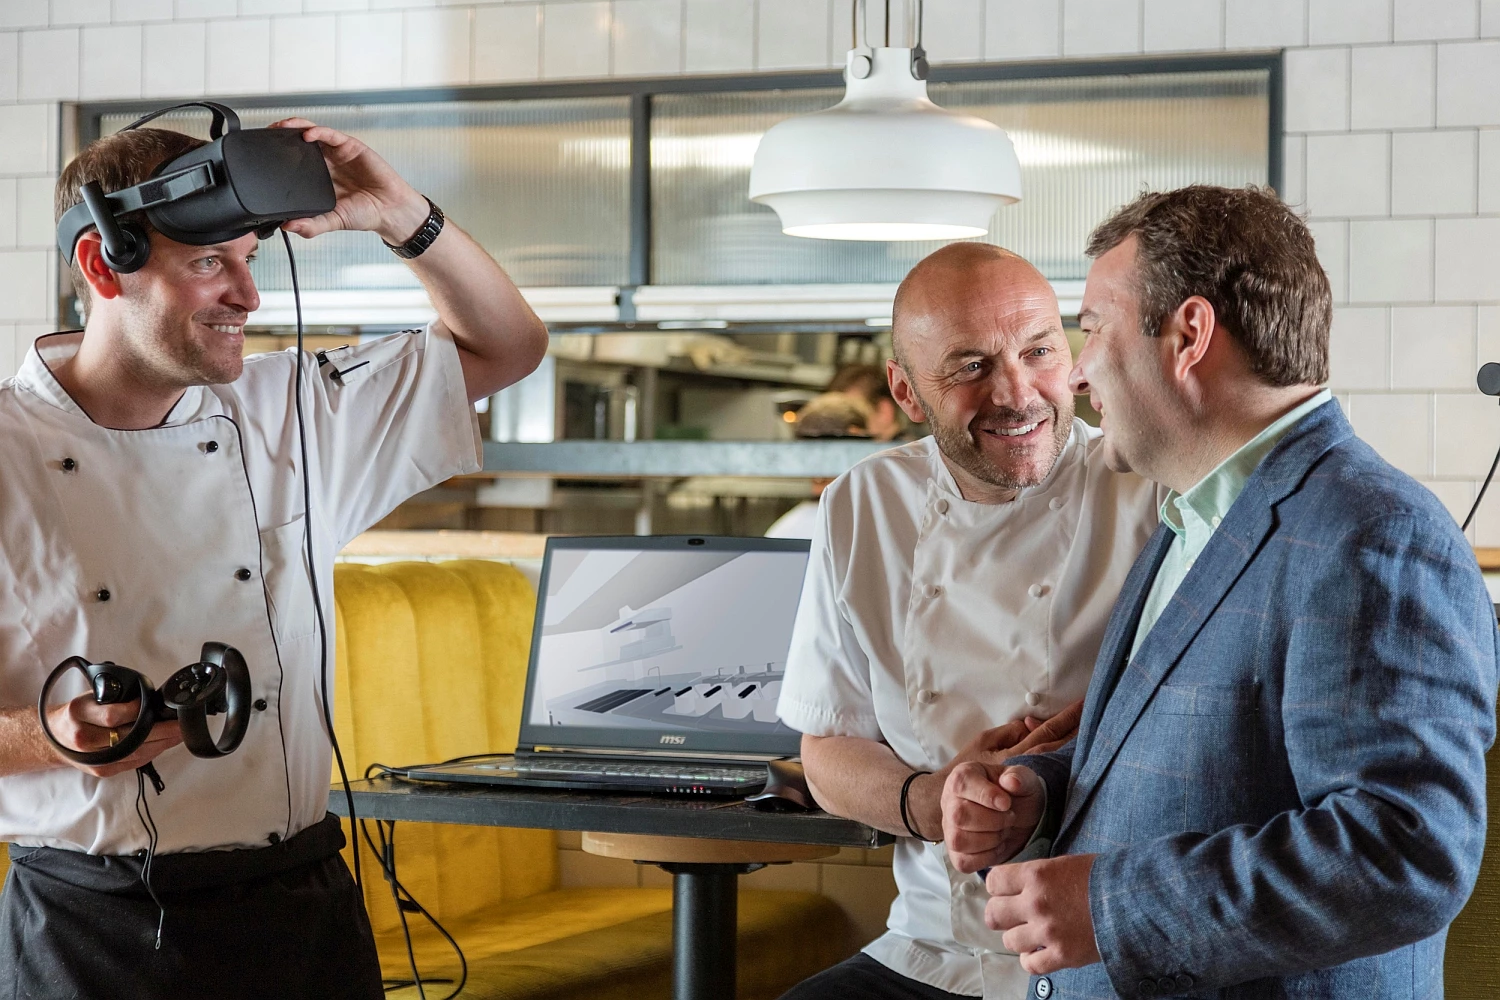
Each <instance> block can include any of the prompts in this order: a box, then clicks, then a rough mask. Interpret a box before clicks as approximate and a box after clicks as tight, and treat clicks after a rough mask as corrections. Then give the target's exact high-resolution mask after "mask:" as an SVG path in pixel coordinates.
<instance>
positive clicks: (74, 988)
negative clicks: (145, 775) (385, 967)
mask: <svg viewBox="0 0 1500 1000" xmlns="http://www.w3.org/2000/svg"><path fill="white" fill-rule="evenodd" d="M343 845H344V834H343V831H342V830H341V829H340V828H339V824H338V820H337V819H336V818H335V817H333V816H328V817H326V818H325V819H324V820H323V821H322V822H320V823H316V824H314V825H313V826H311V827H308V828H307V829H306V830H303V831H302V832H301V833H299V834H297V835H296V836H295V837H292V838H291V839H289V840H285V841H283V842H281V843H279V844H276V845H275V846H272V847H265V848H260V849H257V850H241V851H210V852H205V853H202V854H168V855H162V856H160V857H158V858H156V859H155V861H154V863H153V866H152V872H151V884H152V887H153V888H154V889H155V890H156V894H157V896H158V898H160V900H161V902H162V907H163V909H165V911H166V916H165V919H164V921H163V923H162V935H161V947H160V948H159V949H158V948H156V947H155V944H156V931H157V920H158V917H159V915H160V914H159V911H158V910H157V907H156V903H154V902H153V901H152V899H151V897H150V895H149V894H147V892H146V888H145V886H144V885H143V884H142V882H141V880H140V873H141V863H142V861H141V859H139V858H135V857H102V856H97V855H88V854H82V853H79V852H76V851H59V850H53V849H51V848H45V847H44V848H18V847H12V848H11V869H10V874H9V875H8V876H7V878H6V882H5V891H4V893H3V894H0V1000H23V998H24V1000H65V998H66V1000H75V998H89V1000H93V998H102V997H132V998H136V997H140V998H162V1000H177V998H183V1000H186V998H194V1000H197V998H205V997H214V998H216V1000H219V998H222V1000H241V998H243V1000H251V998H256V1000H260V998H267V997H288V998H300V997H318V998H325V997H326V998H335V1000H344V998H348V1000H377V998H380V997H382V996H383V990H382V986H381V980H380V961H379V958H378V956H377V955H376V952H375V941H374V938H373V937H372V936H371V934H370V923H369V918H368V917H367V915H366V914H365V908H364V903H363V901H362V900H361V899H360V898H359V896H358V894H357V892H356V891H355V887H354V880H353V879H352V878H351V877H350V875H349V869H348V868H347V866H345V864H344V859H343V858H342V857H340V856H339V853H338V852H339V849H340V848H342V847H343Z"/></svg>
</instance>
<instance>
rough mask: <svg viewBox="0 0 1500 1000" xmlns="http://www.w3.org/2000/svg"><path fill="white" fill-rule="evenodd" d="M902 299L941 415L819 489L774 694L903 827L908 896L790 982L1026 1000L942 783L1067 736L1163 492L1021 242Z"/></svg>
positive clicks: (830, 993) (925, 395) (906, 366)
mask: <svg viewBox="0 0 1500 1000" xmlns="http://www.w3.org/2000/svg"><path fill="white" fill-rule="evenodd" d="M893 316H894V319H893V325H892V336H893V344H894V347H895V354H896V360H895V361H892V362H890V363H889V366H888V373H889V376H890V382H891V390H892V392H893V394H894V395H895V398H896V400H897V402H898V403H900V405H901V408H902V409H903V410H904V411H905V412H906V414H907V415H908V416H910V417H911V418H912V419H913V420H923V419H925V420H926V421H927V422H928V423H929V424H930V425H931V428H932V436H931V437H929V438H925V439H923V440H920V441H917V442H914V443H912V444H908V445H903V446H902V447H899V448H895V449H892V450H891V451H886V452H882V453H880V454H878V455H875V456H873V457H871V458H869V459H866V460H865V461H863V462H861V463H860V464H859V465H857V466H855V467H854V469H852V470H851V471H850V472H848V473H846V474H845V475H844V476H843V477H841V478H840V479H838V480H836V481H835V482H834V483H833V485H832V486H830V487H829V488H828V490H827V491H826V492H825V493H824V494H823V499H822V503H821V505H820V510H819V523H818V526H817V528H816V530H815V533H814V536H813V542H812V557H811V561H810V564H809V569H808V575H807V581H806V584H805V586H804V589H803V593H802V605H801V608H800V610H799V612H798V615H797V626H796V630H795V632H794V635H793V639H792V649H791V653H790V655H789V660H788V663H787V672H786V680H785V683H784V685H783V687H782V690H781V700H780V705H779V711H780V714H781V718H782V719H783V720H784V721H785V722H786V723H787V725H789V726H791V727H792V728H794V729H797V730H799V731H801V732H802V733H803V734H805V735H804V736H803V739H802V759H803V763H804V765H805V768H806V774H807V779H808V784H809V785H810V786H811V788H812V791H813V794H814V795H815V796H816V798H817V800H818V802H819V803H820V804H821V805H822V806H823V807H824V808H825V809H827V810H828V811H829V812H832V813H836V814H838V815H841V816H847V817H849V818H851V819H856V820H859V821H861V822H863V823H867V824H870V825H871V826H875V827H878V828H879V829H882V830H885V831H887V832H889V833H893V834H896V835H897V836H898V837H900V838H901V839H899V840H898V841H897V843H896V855H895V875H896V885H897V887H898V888H899V890H900V896H899V897H898V898H897V899H896V901H895V903H894V904H893V905H892V906H891V911H890V918H889V920H888V922H887V927H888V930H887V932H886V933H885V935H884V936H882V937H880V938H877V939H876V940H875V941H873V942H872V943H871V944H869V945H868V946H866V948H865V949H864V952H863V953H862V954H860V955H857V956H855V957H854V958H852V959H850V960H849V961H847V962H844V963H843V964H841V965H837V966H835V967H833V968H832V969H829V970H827V971H825V972H823V973H820V974H819V975H817V976H814V977H813V978H811V979H809V980H807V981H806V982H803V983H802V984H800V985H798V986H796V987H794V988H793V989H792V990H791V992H789V993H788V994H787V998H788V1000H793V998H794V1000H825V998H844V997H850V998H852V997H876V998H891V1000H898V998H923V1000H933V998H943V997H950V996H979V995H983V996H985V997H1006V998H1020V997H1023V996H1025V995H1026V991H1027V982H1028V978H1029V977H1028V976H1027V974H1026V972H1025V971H1024V970H1023V969H1022V968H1021V965H1020V963H1019V962H1018V961H1017V960H1016V958H1015V957H1014V956H1013V955H1012V954H1010V953H1008V952H1005V951H1004V950H1003V946H1002V945H1001V943H1000V935H999V934H998V933H996V932H993V931H990V930H988V929H987V928H986V927H985V925H984V903H985V897H986V894H985V892H984V887H983V885H981V884H980V883H979V881H978V880H977V879H975V878H974V877H973V876H972V875H963V874H960V873H958V872H957V871H955V870H954V869H952V868H951V867H949V865H948V862H947V858H946V857H945V855H944V852H943V850H942V848H941V847H940V846H939V845H937V844H935V843H933V842H932V841H933V839H934V838H938V837H940V836H941V835H942V818H941V812H940V808H939V796H940V795H941V792H942V788H943V781H944V778H945V777H946V776H947V773H948V772H949V770H951V769H952V768H953V767H954V766H955V765H956V764H958V763H959V762H961V761H964V760H973V759H979V758H981V757H982V758H983V759H988V760H998V759H1003V758H1004V757H1006V756H1009V755H1011V754H1013V753H1015V752H1018V751H1020V750H1024V749H1027V748H1030V747H1033V746H1036V745H1039V744H1040V745H1056V744H1057V743H1058V741H1060V740H1062V739H1065V738H1067V737H1068V736H1069V735H1071V729H1072V728H1074V727H1075V726H1076V724H1077V718H1078V710H1077V705H1076V704H1075V702H1076V701H1077V700H1078V699H1081V698H1082V697H1083V693H1084V691H1085V689H1086V688H1087V687H1088V683H1089V676H1090V674H1091V672H1092V670H1093V666H1094V658H1095V656H1096V655H1097V653H1098V651H1099V645H1100V642H1101V641H1102V639H1103V635H1104V627H1105V623H1106V622H1107V621H1108V619H1109V614H1110V610H1111V608H1112V607H1113V605H1114V602H1115V597H1116V595H1117V593H1118V592H1119V590H1120V587H1121V586H1122V584H1123V583H1124V581H1125V576H1126V574H1127V573H1128V572H1129V570H1130V567H1131V564H1132V563H1133V562H1134V561H1135V558H1136V555H1137V554H1138V553H1139V552H1140V550H1141V548H1142V547H1143V546H1144V545H1145V543H1146V540H1147V539H1148V538H1149V537H1150V535H1151V532H1152V530H1153V529H1154V528H1155V525H1156V513H1157V504H1158V500H1159V497H1158V496H1157V491H1156V488H1155V487H1153V486H1151V485H1150V484H1148V483H1146V482H1145V481H1144V480H1142V479H1140V478H1139V477H1138V476H1135V475H1133V474H1120V473H1115V472H1111V471H1110V470H1109V469H1108V468H1106V467H1105V464H1104V459H1103V455H1102V451H1101V449H1100V447H1099V445H1100V442H1101V440H1102V439H1101V438H1100V436H1099V432H1098V431H1097V430H1095V429H1093V428H1091V427H1089V426H1088V425H1086V424H1084V423H1083V422H1082V421H1081V420H1077V419H1075V417H1074V414H1073V396H1072V393H1071V392H1070V391H1069V389H1068V382H1067V380H1068V370H1069V368H1070V367H1071V364H1072V362H1071V360H1070V357H1069V350H1068V341H1067V337H1066V335H1065V334H1064V332H1063V326H1062V320H1061V318H1060V317H1059V315H1058V307H1057V299H1056V297H1055V296H1054V295H1053V292H1052V288H1051V286H1050V285H1049V284H1048V283H1047V281H1046V279H1044V278H1043V277H1042V275H1041V274H1040V273H1039V272H1038V271H1037V270H1036V269H1035V268H1034V267H1032V266H1031V265H1030V264H1028V263H1027V262H1026V261H1025V260H1023V259H1022V258H1020V257H1018V256H1016V255H1014V254H1012V253H1009V252H1007V251H1005V250H1001V249H999V248H998V247H994V246H990V245H987V244H982V243H954V244H951V245H949V246H947V247H944V248H943V249H941V250H939V251H937V252H936V253H934V254H932V255H931V256H929V257H928V258H926V259H925V260H923V261H922V262H921V263H919V264H918V265H917V266H916V267H915V268H914V269H913V270H912V271H911V273H910V274H908V275H907V277H906V280H905V281H903V282H902V283H901V287H900V289H899V291H898V292H897V294H896V301H895V306H894V313H893ZM1048 717H1051V721H1050V722H1048V723H1046V724H1045V725H1040V726H1039V725H1038V721H1039V720H1041V719H1044V718H1048Z"/></svg>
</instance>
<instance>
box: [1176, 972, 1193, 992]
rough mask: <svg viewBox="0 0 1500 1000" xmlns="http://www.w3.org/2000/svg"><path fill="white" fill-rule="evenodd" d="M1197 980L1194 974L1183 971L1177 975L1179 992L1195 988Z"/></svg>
mask: <svg viewBox="0 0 1500 1000" xmlns="http://www.w3.org/2000/svg"><path fill="white" fill-rule="evenodd" d="M1197 981H1198V980H1196V979H1194V978H1193V977H1192V976H1190V975H1188V974H1187V973H1186V972H1184V973H1182V974H1181V975H1180V976H1178V977H1177V992H1179V993H1186V992H1187V991H1188V990H1190V989H1192V988H1193V984H1194V983H1196V982H1197Z"/></svg>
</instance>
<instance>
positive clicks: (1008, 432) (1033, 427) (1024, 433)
mask: <svg viewBox="0 0 1500 1000" xmlns="http://www.w3.org/2000/svg"><path fill="white" fill-rule="evenodd" d="M1046 422H1047V421H1046V419H1045V418H1044V419H1042V420H1033V421H1032V422H1031V423H1029V424H1022V425H1021V426H1019V427H986V428H983V431H984V433H986V434H989V435H991V436H992V437H1000V438H1007V439H1012V440H1013V439H1015V438H1024V437H1029V436H1031V435H1032V434H1034V433H1036V431H1037V428H1039V427H1041V426H1042V424H1044V423H1046Z"/></svg>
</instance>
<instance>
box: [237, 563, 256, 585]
mask: <svg viewBox="0 0 1500 1000" xmlns="http://www.w3.org/2000/svg"><path fill="white" fill-rule="evenodd" d="M252 575H253V574H251V572H250V571H249V570H248V569H246V568H245V567H243V566H241V567H240V568H239V569H237V570H235V571H234V578H235V579H236V580H238V581H240V582H241V583H244V582H245V581H246V580H248V579H250V577H251V576H252Z"/></svg>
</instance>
